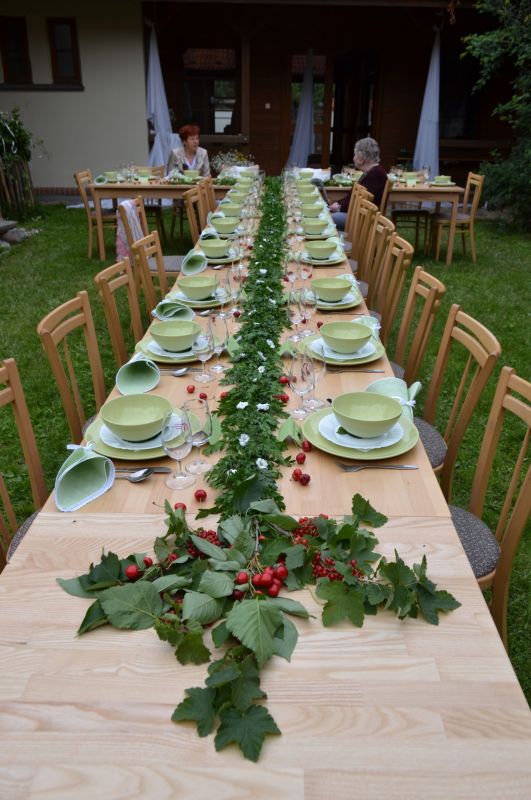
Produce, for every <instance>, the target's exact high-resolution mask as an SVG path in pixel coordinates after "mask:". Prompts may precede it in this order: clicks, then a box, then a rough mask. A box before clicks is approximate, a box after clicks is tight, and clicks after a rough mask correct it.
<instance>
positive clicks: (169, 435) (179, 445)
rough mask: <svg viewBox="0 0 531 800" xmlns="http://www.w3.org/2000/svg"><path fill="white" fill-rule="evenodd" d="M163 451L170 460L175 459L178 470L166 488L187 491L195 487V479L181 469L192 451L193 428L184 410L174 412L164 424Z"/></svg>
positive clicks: (168, 479)
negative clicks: (184, 460) (190, 487)
mask: <svg viewBox="0 0 531 800" xmlns="http://www.w3.org/2000/svg"><path fill="white" fill-rule="evenodd" d="M161 440H162V449H163V450H164V452H165V453H166V455H168V456H169V457H170V458H173V459H175V461H176V462H177V466H178V469H177V471H176V472H174V473H173V475H168V477H167V479H166V486H167V487H168V488H169V489H187V488H188V487H189V486H193V484H194V483H195V478H194V476H193V475H190V474H187V473H186V472H184V471H183V469H182V467H181V461H182V460H183V458H185V457H186V456H187V455H189V453H190V452H191V450H192V427H191V425H190V419H189V417H188V413H187V411H186V409H184V408H178V409H176V410H174V412H173V414H171V415H170V416H169V417H168V418H167V420H166V421H165V423H164V427H163V428H162V434H161Z"/></svg>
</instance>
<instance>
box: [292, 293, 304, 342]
mask: <svg viewBox="0 0 531 800" xmlns="http://www.w3.org/2000/svg"><path fill="white" fill-rule="evenodd" d="M288 315H289V320H290V322H291V324H292V325H295V333H292V334H291V336H290V337H289V340H290V341H291V342H300V340H301V339H302V335H301V334H300V333H299V325H300V324H301V322H302V320H303V319H304V315H303V313H302V309H301V304H300V296H299V293H298V292H293V291H292V292H290V293H289V297H288Z"/></svg>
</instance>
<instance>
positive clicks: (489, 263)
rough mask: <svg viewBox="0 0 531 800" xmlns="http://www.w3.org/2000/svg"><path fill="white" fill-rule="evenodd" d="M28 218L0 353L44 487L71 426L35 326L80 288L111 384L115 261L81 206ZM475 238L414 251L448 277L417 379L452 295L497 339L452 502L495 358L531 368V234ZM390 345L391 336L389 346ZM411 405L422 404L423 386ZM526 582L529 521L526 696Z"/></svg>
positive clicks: (498, 489)
mask: <svg viewBox="0 0 531 800" xmlns="http://www.w3.org/2000/svg"><path fill="white" fill-rule="evenodd" d="M26 224H27V226H28V227H36V228H39V229H40V230H41V232H40V233H39V234H38V235H36V236H33V237H31V238H30V239H28V240H26V241H25V242H24V243H22V244H21V245H19V246H17V247H15V248H13V249H12V251H11V252H10V253H9V254H7V255H4V256H2V257H1V258H0V309H1V314H2V316H1V322H0V359H1V358H6V357H9V356H11V357H14V358H16V360H17V363H18V366H19V370H20V372H21V375H22V381H23V384H24V389H25V392H26V397H27V400H28V406H29V408H30V414H31V418H32V422H33V425H34V429H35V433H36V437H37V442H38V445H39V448H40V451H41V454H42V460H43V466H44V470H45V474H46V479H47V482H48V487H49V488H50V489H51V488H52V486H53V480H54V477H55V474H56V472H57V469H58V467H59V466H60V464H61V463H62V461H63V460H64V458H65V456H66V451H65V444H66V443H67V442H68V441H69V434H68V428H67V425H66V422H65V418H64V413H63V410H62V406H61V403H60V401H59V397H58V395H57V390H56V388H55V383H54V381H53V378H52V375H51V372H50V369H49V367H48V363H47V361H46V359H45V357H44V355H43V351H42V348H41V345H40V342H39V340H38V337H37V334H36V326H37V323H38V322H39V321H40V320H41V319H42V317H43V316H44V315H45V314H47V313H48V312H49V311H50V310H52V309H53V308H55V307H56V306H58V305H59V304H60V303H63V302H65V301H66V300H68V299H69V298H71V297H72V296H74V295H75V294H76V292H78V291H80V290H82V289H86V290H87V291H88V293H89V295H90V300H91V305H92V309H93V313H94V318H95V323H96V330H97V333H98V338H99V343H100V350H101V354H102V360H103V364H104V371H105V376H106V381H107V388H108V389H110V388H111V386H112V385H113V383H114V375H115V372H116V365H115V363H114V359H113V356H112V351H111V348H110V344H109V339H108V335H107V327H106V322H105V318H104V316H103V312H102V310H101V304H100V302H99V299H98V298H97V294H96V291H95V285H94V275H95V274H96V273H97V272H99V271H100V270H101V269H102V268H103V267H104V266H106V265H107V264H110V263H112V262H113V258H112V256H113V252H112V250H113V248H112V240H111V239H110V238H109V239H108V243H109V249H108V254H109V255H110V256H111V258H109V260H108V261H107V262H105V263H104V262H100V261H98V260H96V259H92V260H89V259H88V258H87V251H86V218H85V212H84V211H83V210H82V209H65V208H64V207H62V206H40V207H38V209H37V211H36V213H35V215H34V218H32V219H31V220H28V221H27V223H26ZM477 240H478V242H477V247H478V255H479V258H478V263H477V264H475V265H474V264H472V262H471V261H470V260H468V259H464V258H463V257H462V256H461V249H460V243H457V246H456V251H455V257H454V263H453V265H452V266H451V267H446V266H445V265H444V264H443V263H437V264H436V263H435V262H433V261H432V260H430V259H428V258H423V257H416V258H415V259H414V263H415V264H423V266H424V267H425V268H426V269H427V270H428V271H429V272H431V273H433V274H434V275H436V276H437V277H438V278H440V279H441V280H442V281H443V283H444V284H445V285H446V287H447V294H446V297H445V299H444V302H443V304H442V308H441V310H440V313H439V316H438V319H437V321H436V324H435V326H434V330H433V333H432V336H431V340H430V346H429V350H428V354H427V357H426V359H425V362H424V364H423V368H422V374H421V379H422V381H423V383H424V385H425V386H427V384H428V382H429V376H430V369H431V368H432V365H433V361H434V358H435V354H436V351H437V346H438V341H439V338H440V335H441V332H442V329H443V327H444V322H445V318H446V315H447V312H448V309H449V307H450V305H451V304H452V303H459V304H460V306H461V307H462V308H463V310H464V311H466V312H467V313H468V314H470V315H472V316H473V317H475V318H476V319H477V320H479V321H480V322H481V323H483V325H485V326H486V327H487V328H489V329H490V330H491V331H492V332H493V333H494V334H495V335H496V336H497V337H498V339H499V341H500V343H501V346H502V356H501V359H500V363H499V365H498V366H497V368H496V370H495V374H494V376H493V377H492V378H491V380H490V382H489V385H488V387H487V390H486V391H485V393H484V396H483V397H482V400H481V402H480V404H479V407H478V409H477V412H476V414H475V416H474V418H473V421H472V424H471V425H470V428H469V430H468V432H467V434H466V436H465V440H464V442H463V445H462V447H461V451H460V454H459V459H458V463H457V466H456V475H455V481H454V498H453V499H454V502H455V503H456V504H458V505H466V502H467V497H468V491H469V487H470V483H471V478H472V475H473V471H474V468H475V465H476V459H477V454H478V451H479V446H480V442H481V438H482V435H483V430H484V424H485V421H486V418H487V415H488V410H489V406H490V403H491V400H492V396H493V392H494V387H495V384H496V380H497V377H498V375H499V370H500V368H501V366H502V365H505V364H508V365H510V366H512V367H514V368H515V369H516V370H517V371H518V372H519V374H520V375H522V376H523V377H524V378H526V379H529V378H530V374H529V372H530V370H529V309H530V307H531V302H530V300H531V298H530V291H529V275H530V268H531V236H529V235H522V234H518V233H516V232H514V231H512V230H510V229H507V228H506V227H504V226H502V225H501V224H498V223H495V222H480V223H478V224H477ZM178 244H179V245H180V246H178V247H177V249H176V251H177V252H179V251H180V252H184V251H185V250H186V249H188V247H189V245H190V242H189V241H186V242H183V243H178ZM174 249H175V248H174ZM406 288H407V287H406ZM392 351H393V348H392V346H391V347H390V353H391V355H392ZM78 355H79V363H80V364H82V363H83V353H82V349H81V348H80V351H79V354H78V353H77V352H75V353H74V358H76V356H78ZM85 374H86V373H85ZM457 380H458V373H457V371H456V370H454V371H453V372H452V370H450V376H449V381H448V382H447V385H445V387H444V391H443V397H442V399H441V403H440V406H441V413H442V415H443V416H444V413H445V409H447V408H448V405H449V403H450V401H451V399H452V397H453V392H454V391H455V388H456V385H457V382H456V381H457ZM82 392H83V395H85V394H86V395H87V396H89V395H90V380H89V378H88V376H87V377H86V380H85V381H84V383H83V384H82ZM423 394H425V391H424V392H423ZM419 408H420V409H421V408H422V395H421V397H420V402H419ZM92 412H93V407H92V408H91V406H90V405H89V407H88V408H87V413H89V414H90V413H92ZM13 429H14V426H13V422H12V420H11V419H8V418H7V415H6V414H2V415H0V442H1V448H0V469H1V470H2V472H3V474H4V475H5V477H6V480H7V483H8V488H9V490H10V491H11V492H12V493H13V495H14V497H15V501H16V506H17V512H18V514H19V517H20V518H23V517H24V515H26V514H27V513H29V512H30V511H31V510H32V507H31V498H30V496H29V492H28V485H27V481H26V479H25V470H24V469H23V468H22V467H21V465H20V460H19V457H18V455H17V444H16V441H15V440H14V439H13ZM515 442H516V430H515V429H514V427H513V428H511V429H510V430H509V434H508V436H507V439H505V440H504V443H503V447H502V448H501V457H500V458H499V459H498V460H497V462H496V465H495V471H494V475H493V481H492V485H491V487H490V490H489V497H488V503H487V507H486V509H485V519H486V521H487V522H488V523H489V524H491V525H495V522H496V515H497V513H498V511H499V508H500V502H501V499H502V491H503V488H504V486H505V485H506V480H507V475H508V471H509V470H510V467H511V464H512V463H514V457H515V456H514V446H515ZM530 586H531V536H530V535H529V530H528V531H527V533H526V535H525V536H524V537H523V539H522V542H521V545H520V548H519V551H518V554H517V556H516V559H515V565H514V569H513V575H512V580H511V589H510V604H509V646H510V657H511V660H512V663H513V665H514V668H515V670H516V672H517V675H518V678H519V680H520V683H521V684H522V687H523V689H524V691H525V692H526V695H527V697H528V699H529V698H531V648H530V641H531V612H530V602H529V590H530Z"/></svg>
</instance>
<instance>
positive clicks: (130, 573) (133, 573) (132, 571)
mask: <svg viewBox="0 0 531 800" xmlns="http://www.w3.org/2000/svg"><path fill="white" fill-rule="evenodd" d="M125 577H126V578H128V579H129V580H130V581H136V580H138V579H139V578H140V570H139V569H138V567H137V565H136V564H129V565H128V566H127V567H126V568H125Z"/></svg>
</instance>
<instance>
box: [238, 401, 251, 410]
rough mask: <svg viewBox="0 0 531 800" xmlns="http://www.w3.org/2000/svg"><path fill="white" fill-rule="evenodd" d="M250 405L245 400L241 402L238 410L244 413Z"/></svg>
mask: <svg viewBox="0 0 531 800" xmlns="http://www.w3.org/2000/svg"><path fill="white" fill-rule="evenodd" d="M248 405H249V403H247V402H246V401H245V400H240V402H239V403H238V405H237V406H236V408H237V409H239V411H243V409H244V408H247V406H248Z"/></svg>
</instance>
